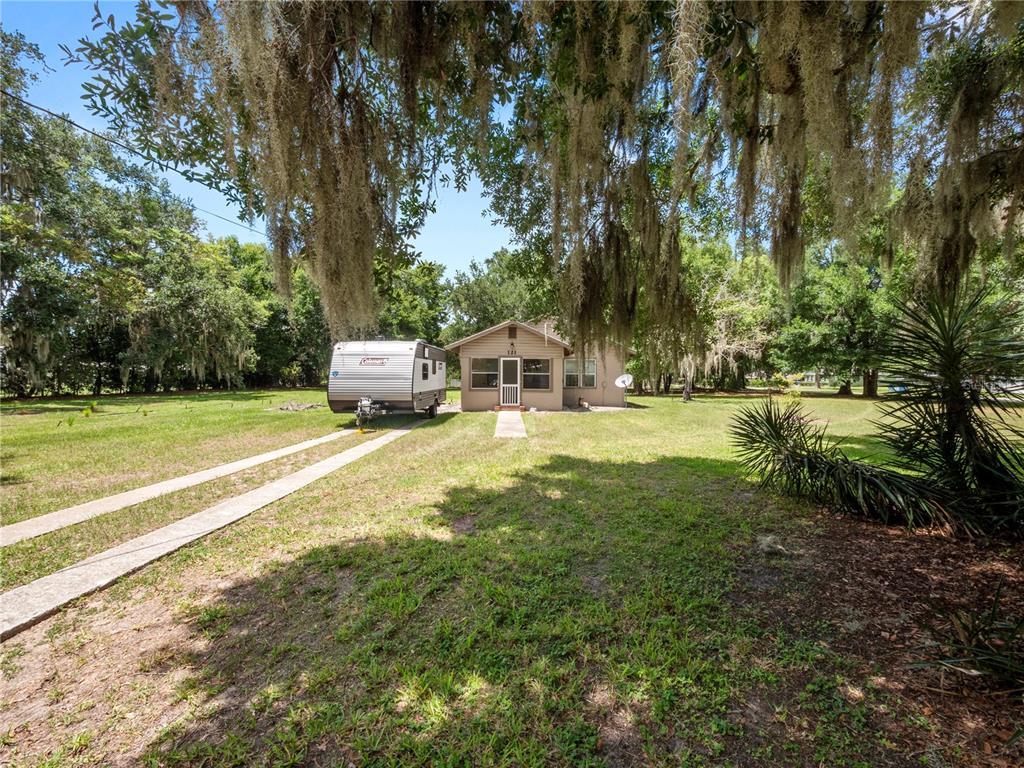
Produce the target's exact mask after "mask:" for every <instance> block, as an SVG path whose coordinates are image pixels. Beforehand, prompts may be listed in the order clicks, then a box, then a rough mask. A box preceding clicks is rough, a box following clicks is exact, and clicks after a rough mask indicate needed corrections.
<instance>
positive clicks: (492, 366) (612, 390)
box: [445, 320, 626, 411]
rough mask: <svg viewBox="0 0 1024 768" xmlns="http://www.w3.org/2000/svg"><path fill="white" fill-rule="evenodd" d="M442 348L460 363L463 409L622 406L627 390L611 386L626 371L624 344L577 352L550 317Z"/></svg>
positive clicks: (507, 325) (510, 323) (505, 325)
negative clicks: (542, 320) (581, 352)
mask: <svg viewBox="0 0 1024 768" xmlns="http://www.w3.org/2000/svg"><path fill="white" fill-rule="evenodd" d="M445 349H447V350H448V351H449V352H453V353H455V354H457V355H458V356H459V362H460V363H461V364H462V410H464V411H489V410H492V409H494V408H497V407H499V406H500V407H506V408H520V407H521V408H527V409H528V408H536V409H538V410H541V411H560V410H562V407H563V406H570V407H572V406H577V405H580V404H582V403H586V404H588V405H611V406H625V405H626V391H625V390H624V389H620V388H619V387H616V386H615V379H617V378H618V377H619V376H621V375H622V374H623V373H624V372H625V370H626V359H625V358H626V355H625V354H624V353H623V350H622V348H621V347H619V346H618V345H616V344H608V345H606V347H605V349H604V351H603V352H602V351H599V350H598V351H594V352H587V353H584V354H582V355H576V354H574V353H573V350H572V347H571V346H570V345H569V344H568V343H566V341H565V340H564V339H562V338H561V337H560V336H559V335H558V333H557V332H556V331H555V329H554V325H553V324H552V323H550V322H543V323H536V324H535V323H520V322H518V321H516V320H506V321H505V322H504V323H499V324H498V325H495V326H493V327H492V328H488V329H487V330H484V331H480V332H479V333H474V334H473V335H472V336H467V337H466V338H464V339H460V340H459V341H456V342H455V343H454V344H449V345H448V346H447V347H445Z"/></svg>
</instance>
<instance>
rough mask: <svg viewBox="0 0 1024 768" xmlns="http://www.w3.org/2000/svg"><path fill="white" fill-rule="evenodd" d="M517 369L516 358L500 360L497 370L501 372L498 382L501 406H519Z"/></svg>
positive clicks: (517, 361) (517, 362)
mask: <svg viewBox="0 0 1024 768" xmlns="http://www.w3.org/2000/svg"><path fill="white" fill-rule="evenodd" d="M519 367H520V360H519V358H518V357H503V358H501V361H500V365H499V370H500V371H501V375H500V377H499V378H500V381H499V382H498V384H499V386H500V388H501V404H502V405H519Z"/></svg>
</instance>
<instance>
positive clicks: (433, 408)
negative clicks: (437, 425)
mask: <svg viewBox="0 0 1024 768" xmlns="http://www.w3.org/2000/svg"><path fill="white" fill-rule="evenodd" d="M424 413H425V414H426V416H427V418H428V419H433V418H435V417H436V416H437V401H436V400H435V401H434V402H433V403H431V404H430V407H429V408H427V410H426V411H424Z"/></svg>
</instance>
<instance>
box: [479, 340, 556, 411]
mask: <svg viewBox="0 0 1024 768" xmlns="http://www.w3.org/2000/svg"><path fill="white" fill-rule="evenodd" d="M516 336H517V338H515V339H510V338H509V337H508V328H499V329H498V330H496V331H495V332H494V333H490V334H488V335H486V336H483V337H481V338H479V339H476V340H475V341H470V342H467V343H466V344H463V345H462V346H461V347H460V348H459V362H460V363H461V364H462V410H464V411H489V410H491V409H493V408H494V407H495V406H496V405H498V390H497V389H473V388H472V382H473V377H472V375H471V372H472V367H471V366H472V361H473V358H474V357H498V358H501V357H518V358H531V359H532V358H541V359H544V358H547V359H549V360H551V389H550V390H537V389H521V390H520V402H522V404H523V407H525V408H536V409H537V410H540V411H560V410H562V382H563V375H564V370H563V368H562V360H563V358H564V357H565V348H564V347H562V346H561V345H560V344H557V343H555V342H554V341H551V340H550V339H544V337H542V336H538V335H537V334H535V333H533V332H532V331H530V330H528V329H526V328H523V327H519V328H518V331H517V333H516ZM521 385H522V377H521V376H520V386H521Z"/></svg>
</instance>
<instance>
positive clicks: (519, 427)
mask: <svg viewBox="0 0 1024 768" xmlns="http://www.w3.org/2000/svg"><path fill="white" fill-rule="evenodd" d="M494 436H495V437H526V425H525V424H523V414H521V413H520V412H519V411H498V423H497V424H495V425H494Z"/></svg>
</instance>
